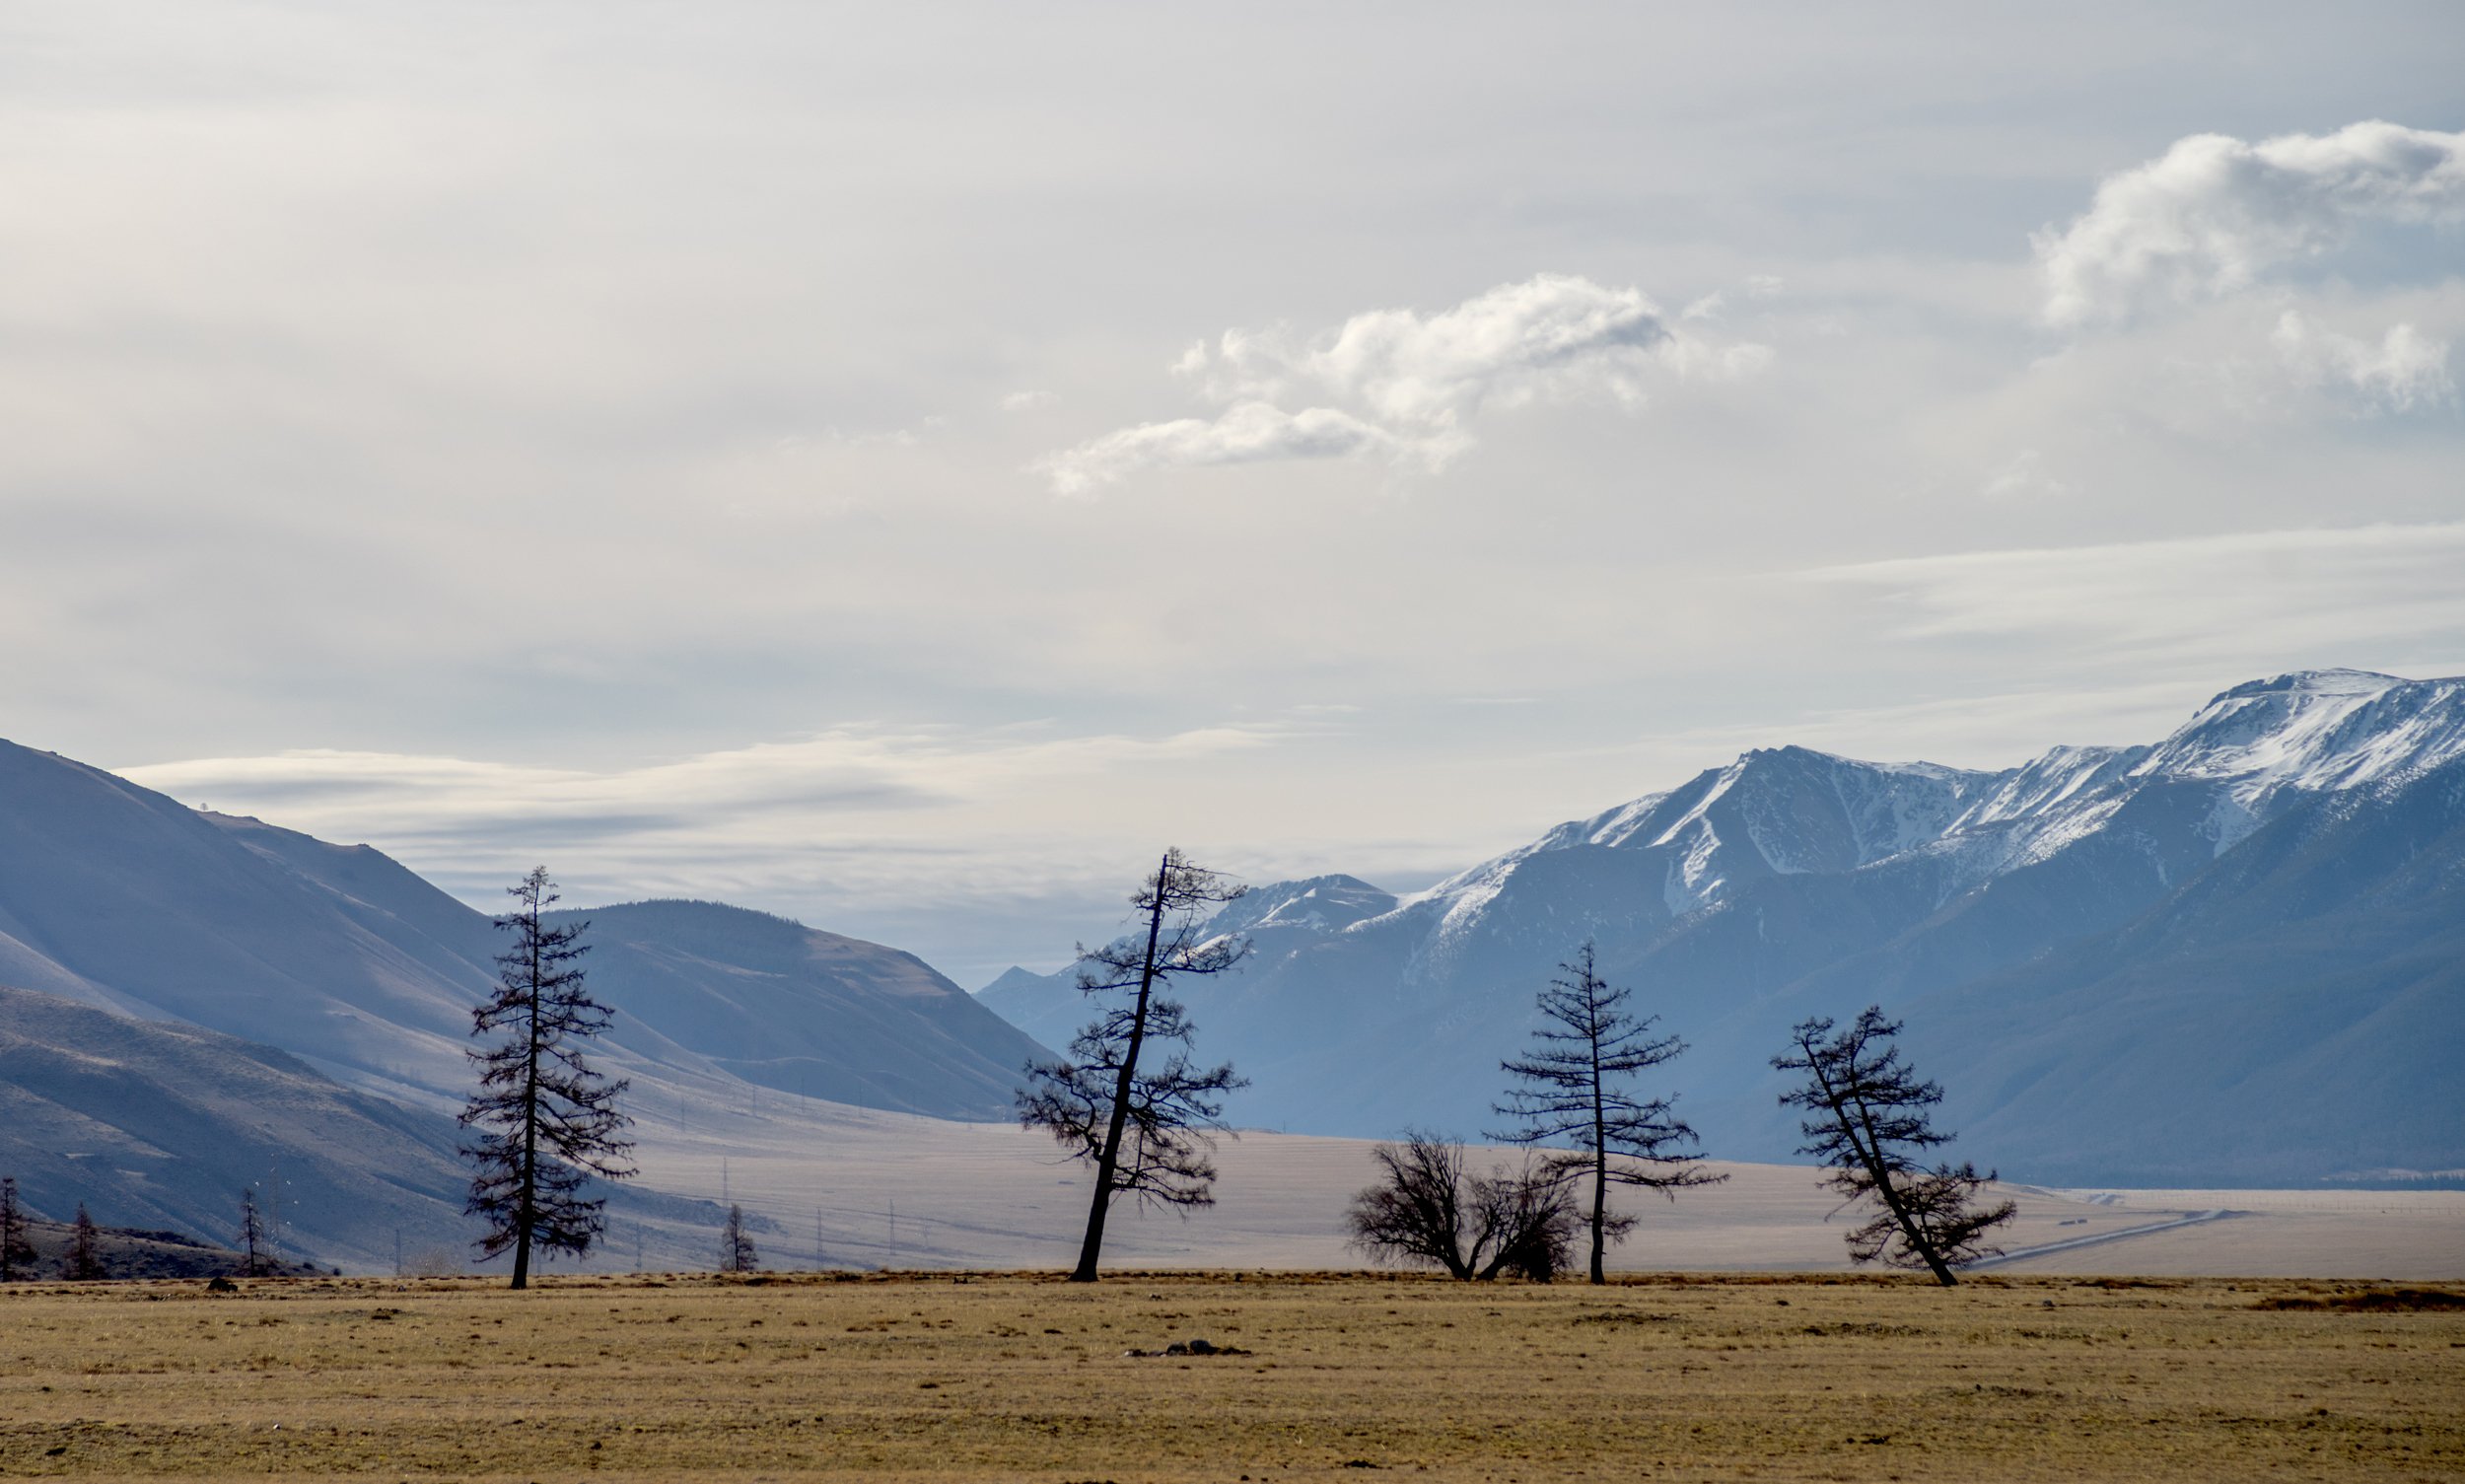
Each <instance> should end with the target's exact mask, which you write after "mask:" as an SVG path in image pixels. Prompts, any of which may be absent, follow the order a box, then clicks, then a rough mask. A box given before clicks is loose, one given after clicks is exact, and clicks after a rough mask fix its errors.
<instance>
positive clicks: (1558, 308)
mask: <svg viewBox="0 0 2465 1484" xmlns="http://www.w3.org/2000/svg"><path fill="white" fill-rule="evenodd" d="M1769 355H1770V353H1769V351H1768V350H1766V349H1765V348H1764V347H1762V346H1759V345H1730V346H1718V347H1716V346H1712V345H1708V344H1706V343H1705V342H1703V341H1701V340H1699V339H1696V338H1695V337H1693V336H1691V335H1688V334H1684V333H1681V332H1680V331H1678V330H1676V329H1674V328H1672V326H1671V323H1670V321H1669V319H1668V317H1667V316H1665V315H1664V314H1662V312H1661V311H1660V309H1659V307H1658V306H1656V305H1655V304H1654V303H1653V302H1652V301H1651V300H1650V299H1648V298H1646V297H1645V296H1644V295H1643V293H1642V292H1641V291H1640V290H1637V289H1633V288H1608V287H1604V286H1602V285H1600V284H1596V283H1594V282H1592V281H1591V280H1589V279H1587V278H1582V277H1576V276H1571V275H1565V274H1551V273H1544V274H1540V275H1538V276H1535V277H1533V278H1530V279H1526V280H1525V281H1523V282H1521V283H1512V284H1502V285H1500V286H1499V287H1497V288H1494V289H1491V290H1489V291H1488V292H1486V293H1483V294H1479V295H1476V296H1474V297H1473V298H1471V299H1468V300H1465V301H1464V302H1463V303H1461V304H1459V305H1456V306H1455V307H1454V308H1452V309H1449V310H1444V311H1442V312H1440V313H1438V314H1434V315H1427V316H1425V315H1422V314H1420V313H1419V312H1417V311H1414V310H1408V309H1403V310H1374V311H1372V312H1370V313H1367V314H1362V315H1355V316H1353V317H1352V318H1349V319H1347V320H1345V321H1344V323H1343V324H1342V325H1340V326H1338V327H1337V328H1335V329H1333V330H1331V331H1328V332H1326V333H1324V334H1321V335H1318V336H1315V337H1313V338H1310V339H1308V340H1305V341H1302V340H1296V339H1295V338H1294V337H1293V336H1292V335H1291V334H1290V333H1289V332H1287V331H1285V330H1282V329H1270V330H1264V331H1252V330H1243V329H1229V330H1226V331H1225V332H1224V333H1223V334H1222V335H1221V336H1219V337H1218V339H1217V341H1216V343H1215V345H1213V346H1212V347H1211V346H1209V345H1208V344H1206V343H1205V342H1204V341H1201V342H1199V343H1197V344H1194V345H1192V346H1191V347H1190V348H1189V350H1188V351H1187V352H1185V353H1184V354H1183V355H1182V357H1181V358H1180V360H1179V361H1177V362H1175V363H1174V365H1173V367H1172V371H1173V374H1174V375H1175V376H1178V377H1181V378H1183V379H1184V380H1187V381H1189V382H1191V383H1192V384H1194V385H1195V386H1196V388H1197V389H1198V390H1199V393H1200V394H1201V395H1202V396H1203V397H1205V398H1206V399H1208V400H1210V401H1213V402H1218V403H1229V404H1230V406H1229V409H1228V410H1227V411H1226V412H1224V413H1223V414H1222V415H1220V416H1219V417H1217V418H1215V419H1213V420H1209V419H1203V418H1183V419H1179V420H1177V421H1173V422H1162V423H1145V424H1140V425H1138V426H1136V427H1131V428H1124V429H1121V430H1119V431H1117V432H1113V433H1108V434H1105V435H1103V436H1102V437H1100V438H1096V439H1092V440H1091V441H1089V442H1087V443H1084V444H1081V445H1079V446H1078V447H1077V448H1074V449H1070V450H1066V451H1064V452H1062V453H1059V454H1055V455H1051V456H1048V457H1047V458H1045V459H1040V460H1038V461H1037V463H1036V465H1035V466H1036V467H1037V468H1039V469H1041V470H1042V471H1044V472H1045V473H1046V474H1047V475H1048V476H1049V477H1050V478H1051V480H1052V483H1053V487H1054V489H1055V490H1056V491H1057V492H1059V493H1062V494H1077V495H1084V494H1088V493H1090V492H1092V490H1094V489H1095V488H1096V487H1097V486H1099V485H1102V484H1106V483H1110V482H1112V481H1114V480H1117V479H1120V478H1122V477H1124V476H1126V475H1128V474H1130V473H1132V472H1134V471H1135V470H1138V469H1141V468H1151V467H1175V466H1182V465H1189V464H1202V463H1230V462H1246V461H1251V460H1257V459H1323V458H1335V457H1343V456H1349V455H1357V454H1364V453H1377V454H1382V455H1384V456H1386V457H1389V458H1391V459H1398V460H1403V461H1414V462H1418V463H1421V464H1423V465H1426V466H1429V467H1433V468H1434V467H1437V466H1440V465H1442V464H1444V462H1445V461H1446V460H1447V459H1451V458H1453V457H1454V456H1455V455H1456V454H1458V453H1461V452H1462V451H1463V450H1465V449H1467V448H1469V447H1471V444H1472V438H1471V435H1470V433H1469V431H1468V426H1467V425H1468V424H1470V423H1471V422H1473V421H1474V420H1475V419H1477V418H1478V417H1479V416H1480V415H1481V413H1482V412H1483V411H1484V410H1486V409H1487V408H1489V407H1492V406H1510V407H1512V406H1521V405H1525V404H1529V403H1533V402H1539V401H1552V402H1583V401H1595V402H1605V403H1608V404H1610V405H1613V406H1618V407H1622V408H1628V409H1632V408H1635V407H1639V406H1641V405H1642V404H1643V402H1644V399H1645V395H1646V390H1647V387H1648V383H1649V381H1650V379H1651V378H1652V377H1653V376H1655V375H1659V376H1671V375H1675V376H1683V377H1696V378H1703V379H1729V378H1735V377H1741V376H1746V375H1750V374H1752V373H1753V372H1755V371H1757V370H1759V369H1761V367H1762V366H1763V364H1764V363H1765V361H1766V360H1768V359H1769ZM1296 400H1299V401H1303V402H1304V403H1308V404H1309V405H1305V406H1304V407H1303V410H1301V411H1299V412H1289V413H1288V412H1286V411H1284V410H1283V409H1282V408H1281V407H1280V406H1279V405H1278V404H1279V403H1284V402H1289V401H1296Z"/></svg>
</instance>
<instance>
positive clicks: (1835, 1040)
mask: <svg viewBox="0 0 2465 1484" xmlns="http://www.w3.org/2000/svg"><path fill="white" fill-rule="evenodd" d="M1900 1025H1901V1023H1899V1022H1897V1021H1887V1020H1885V1019H1883V1011H1882V1007H1880V1006H1868V1007H1867V1008H1866V1011H1865V1013H1863V1014H1861V1015H1860V1016H1859V1017H1858V1019H1857V1020H1856V1022H1855V1023H1854V1024H1852V1025H1850V1026H1849V1028H1847V1029H1846V1030H1842V1031H1841V1032H1839V1033H1838V1034H1837V1035H1835V1034H1833V1027H1832V1023H1831V1021H1830V1020H1828V1019H1825V1018H1823V1017H1819V1016H1818V1017H1816V1018H1814V1019H1812V1020H1807V1021H1801V1022H1799V1023H1798V1024H1797V1025H1796V1027H1795V1028H1794V1029H1792V1030H1791V1031H1790V1040H1791V1042H1792V1044H1793V1046H1794V1049H1793V1050H1792V1051H1790V1052H1789V1053H1787V1054H1784V1055H1781V1056H1776V1057H1774V1058H1772V1066H1773V1068H1774V1069H1775V1070H1778V1071H1782V1072H1802V1073H1804V1074H1805V1078H1806V1080H1805V1084H1804V1085H1803V1086H1802V1087H1799V1088H1798V1089H1797V1090H1796V1091H1795V1092H1792V1093H1784V1094H1782V1095H1781V1105H1782V1106H1784V1107H1801V1108H1804V1109H1805V1110H1806V1117H1805V1120H1804V1121H1803V1122H1802V1123H1801V1124H1799V1125H1798V1126H1799V1128H1800V1130H1801V1131H1802V1132H1803V1133H1804V1135H1805V1138H1806V1142H1805V1144H1804V1145H1803V1146H1802V1147H1800V1148H1799V1149H1798V1151H1797V1152H1798V1153H1799V1154H1801V1155H1812V1156H1814V1157H1815V1158H1816V1159H1819V1160H1821V1161H1822V1162H1823V1163H1824V1164H1825V1165H1827V1166H1830V1167H1831V1171H1832V1172H1831V1175H1830V1177H1829V1179H1828V1181H1827V1183H1828V1184H1830V1186H1831V1187H1832V1189H1833V1190H1835V1191H1837V1192H1839V1194H1840V1196H1841V1204H1842V1205H1843V1206H1850V1205H1856V1204H1858V1203H1860V1202H1864V1201H1867V1200H1871V1201H1872V1202H1873V1203H1874V1206H1875V1208H1876V1210H1875V1214H1874V1216H1873V1217H1872V1219H1870V1220H1868V1221H1867V1222H1866V1224H1865V1225H1863V1226H1860V1227H1859V1228H1857V1229H1856V1230H1855V1231H1853V1232H1851V1233H1849V1234H1848V1242H1849V1255H1850V1257H1851V1258H1852V1259H1853V1260H1855V1261H1858V1262H1876V1261H1879V1262H1882V1263H1884V1264H1886V1265H1887V1266H1891V1267H1903V1268H1921V1267H1922V1268H1924V1269H1926V1270H1927V1271H1928V1272H1931V1273H1933V1274H1934V1275H1935V1281H1936V1282H1937V1283H1940V1284H1942V1285H1943V1286H1944V1287H1946V1288H1948V1287H1950V1286H1952V1285H1953V1284H1956V1283H1958V1282H1959V1281H1960V1280H1959V1279H1958V1278H1956V1277H1954V1276H1953V1275H1952V1269H1954V1268H1956V1267H1958V1266H1960V1265H1961V1264H1962V1263H1967V1262H1974V1261H1976V1260H1977V1259H1979V1258H1981V1257H1992V1256H1995V1255H1996V1254H1998V1253H2000V1252H2001V1251H2002V1250H2003V1249H2002V1248H2001V1247H1997V1246H1991V1245H1989V1244H1987V1242H1986V1235H1987V1234H1988V1233H1989V1232H1991V1231H1992V1230H1994V1229H1995V1228H1996V1227H1999V1226H2001V1225H2002V1224H2003V1223H2005V1222H2007V1221H2009V1220H2010V1219H2011V1214H2012V1212H2013V1211H2014V1210H2015V1209H2016V1208H2015V1207H2014V1206H2013V1205H2012V1203H2011V1202H2009V1201H2000V1202H1996V1203H1994V1204H1991V1205H1989V1204H1986V1203H1984V1202H1983V1201H1981V1200H1980V1194H1981V1192H1982V1191H1983V1190H1984V1189H1985V1187H1986V1185H1987V1184H1988V1183H1989V1182H1991V1181H1992V1180H1993V1179H1994V1177H1995V1176H1994V1171H1992V1170H1988V1171H1987V1172H1986V1173H1984V1174H1979V1173H1978V1172H1977V1166H1974V1165H1970V1164H1966V1163H1963V1164H1961V1165H1959V1166H1951V1165H1947V1164H1937V1165H1936V1166H1934V1167H1933V1168H1931V1169H1930V1168H1927V1167H1926V1166H1923V1165H1921V1164H1919V1163H1918V1161H1917V1159H1916V1158H1915V1156H1916V1154H1917V1153H1918V1152H1923V1151H1925V1150H1929V1149H1934V1148H1936V1147H1937V1146H1940V1145H1944V1144H1948V1143H1950V1142H1951V1140H1952V1137H1953V1136H1952V1135H1950V1134H1942V1133H1937V1132H1936V1131H1935V1127H1934V1124H1933V1122H1932V1121H1931V1120H1930V1119H1929V1117H1928V1112H1927V1110H1928V1109H1930V1108H1932V1107H1934V1106H1935V1105H1936V1104H1937V1103H1938V1102H1940V1101H1942V1088H1941V1087H1940V1086H1939V1085H1937V1084H1936V1083H1931V1082H1920V1081H1918V1080H1917V1074H1916V1073H1915V1072H1913V1071H1911V1070H1910V1069H1909V1068H1908V1067H1907V1066H1906V1065H1904V1064H1903V1063H1902V1062H1901V1060H1900V1048H1899V1047H1898V1046H1896V1045H1894V1044H1893V1042H1892V1037H1894V1036H1896V1035H1898V1034H1899V1033H1900Z"/></svg>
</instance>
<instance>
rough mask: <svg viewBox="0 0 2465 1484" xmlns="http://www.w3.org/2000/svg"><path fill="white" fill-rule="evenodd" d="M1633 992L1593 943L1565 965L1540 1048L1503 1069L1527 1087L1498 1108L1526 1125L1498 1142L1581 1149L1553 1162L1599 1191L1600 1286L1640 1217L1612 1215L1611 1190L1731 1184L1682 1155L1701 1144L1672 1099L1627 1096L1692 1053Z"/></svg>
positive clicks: (1670, 1191) (1543, 996)
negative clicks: (1643, 1079)
mask: <svg viewBox="0 0 2465 1484" xmlns="http://www.w3.org/2000/svg"><path fill="white" fill-rule="evenodd" d="M1633 994H1634V991H1633V990H1631V989H1626V988H1621V987H1617V986H1613V985H1611V984H1609V983H1608V982H1607V981H1605V980H1603V979H1602V978H1601V977H1600V975H1599V973H1598V972H1596V970H1595V967H1594V964H1593V959H1592V946H1591V945H1590V944H1589V943H1586V944H1585V945H1584V946H1583V947H1582V948H1581V949H1579V950H1577V951H1576V954H1575V956H1574V957H1573V958H1571V959H1569V960H1568V961H1566V962H1564V963H1561V964H1559V965H1558V977H1557V978H1555V979H1552V980H1550V981H1549V984H1548V987H1547V988H1545V989H1543V990H1542V991H1541V992H1540V1012H1541V1017H1542V1024H1541V1025H1539V1026H1538V1027H1537V1028H1535V1029H1534V1030H1533V1032H1532V1039H1533V1046H1532V1049H1531V1050H1530V1051H1529V1052H1526V1053H1525V1054H1524V1055H1522V1056H1519V1057H1516V1058H1514V1059H1513V1060H1510V1061H1505V1062H1501V1063H1500V1064H1499V1066H1500V1070H1502V1071H1504V1072H1506V1073H1507V1074H1508V1075H1509V1076H1511V1077H1513V1078H1514V1079H1515V1080H1516V1081H1517V1082H1519V1083H1520V1084H1522V1086H1520V1087H1517V1088H1514V1089H1513V1090H1512V1091H1510V1092H1509V1093H1508V1095H1507V1100H1506V1101H1504V1102H1502V1103H1498V1104H1497V1105H1496V1106H1495V1107H1494V1109H1493V1111H1495V1112H1497V1113H1498V1114H1500V1115H1501V1116H1503V1117H1506V1118H1510V1119H1513V1120H1514V1123H1515V1124H1516V1125H1517V1126H1516V1127H1514V1128H1512V1129H1509V1130H1507V1131H1506V1132H1504V1133H1496V1134H1492V1135H1491V1136H1490V1137H1492V1138H1494V1139H1502V1140H1505V1141H1507V1142H1508V1143H1512V1144H1553V1143H1563V1144H1569V1145H1572V1146H1574V1147H1573V1148H1572V1149H1562V1150H1558V1151H1554V1152H1551V1153H1550V1154H1548V1155H1546V1156H1545V1158H1546V1159H1547V1161H1548V1163H1549V1165H1550V1166H1551V1167H1552V1168H1553V1169H1555V1170H1557V1171H1559V1172H1560V1173H1562V1174H1565V1175H1567V1176H1570V1177H1574V1176H1578V1175H1580V1176H1582V1177H1583V1178H1585V1181H1586V1182H1587V1183H1588V1184H1589V1185H1590V1186H1591V1211H1590V1213H1589V1214H1588V1216H1587V1217H1586V1225H1588V1226H1589V1228H1590V1229H1591V1230H1590V1236H1591V1280H1592V1282H1594V1283H1605V1282H1607V1281H1608V1279H1607V1276H1606V1274H1605V1272H1604V1270H1603V1264H1604V1258H1603V1253H1604V1250H1605V1249H1606V1248H1607V1246H1608V1244H1609V1243H1610V1242H1612V1241H1615V1240H1617V1239H1619V1238H1621V1237H1624V1236H1626V1234H1627V1232H1628V1231H1630V1230H1631V1229H1632V1228H1633V1227H1634V1225H1635V1222H1634V1218H1632V1217H1620V1216H1612V1215H1610V1214H1609V1187H1610V1186H1611V1185H1613V1184H1616V1185H1633V1186H1638V1187H1641V1188H1643V1189H1647V1190H1657V1191H1659V1192H1660V1193H1661V1194H1662V1195H1664V1196H1666V1197H1668V1198H1669V1199H1670V1200H1672V1201H1674V1200H1676V1199H1677V1193H1678V1191H1680V1190H1683V1189H1686V1188H1688V1187H1690V1186H1695V1185H1714V1184H1718V1183H1720V1182H1721V1181H1722V1180H1724V1179H1726V1178H1727V1176H1726V1175H1721V1174H1715V1173H1713V1172H1712V1171H1710V1170H1708V1169H1706V1168H1704V1167H1703V1166H1702V1164H1701V1163H1700V1162H1698V1161H1697V1160H1696V1159H1695V1158H1694V1157H1693V1156H1692V1155H1689V1154H1685V1153H1681V1151H1682V1150H1683V1149H1684V1147H1685V1146H1687V1145H1691V1144H1693V1143H1695V1142H1696V1140H1695V1131H1694V1130H1693V1129H1692V1128H1690V1127H1688V1126H1687V1124H1686V1121H1685V1120H1684V1119H1682V1118H1680V1117H1678V1116H1677V1114H1676V1113H1675V1112H1674V1111H1673V1110H1672V1108H1671V1103H1672V1099H1671V1098H1667V1097H1654V1098H1650V1099H1646V1098H1641V1097H1638V1096H1636V1095H1634V1094H1633V1093H1630V1092H1628V1091H1627V1089H1626V1086H1625V1084H1626V1082H1627V1081H1628V1080H1629V1079H1631V1078H1633V1077H1634V1075H1635V1074H1636V1073H1638V1072H1644V1071H1648V1070H1650V1069H1651V1068H1654V1067H1656V1066H1658V1065H1660V1064H1661V1063H1662V1062H1665V1061H1667V1060H1669V1059H1670V1058H1671V1057H1674V1056H1676V1055H1677V1054H1678V1053H1680V1052H1682V1051H1684V1050H1685V1049H1686V1043H1685V1042H1684V1041H1682V1040H1679V1039H1678V1038H1677V1037H1676V1036H1674V1035H1663V1036H1655V1035H1654V1034H1653V1033H1652V1027H1653V1025H1654V1024H1655V1022H1657V1021H1658V1020H1659V1017H1658V1016H1645V1017H1643V1018H1641V1019H1638V1018H1637V1017H1636V1016H1635V1015H1634V1013H1633V1012H1632V1011H1629V1010H1628V1009H1627V1008H1626V1004H1627V1001H1628V999H1629V998H1630V997H1632V995H1633Z"/></svg>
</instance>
